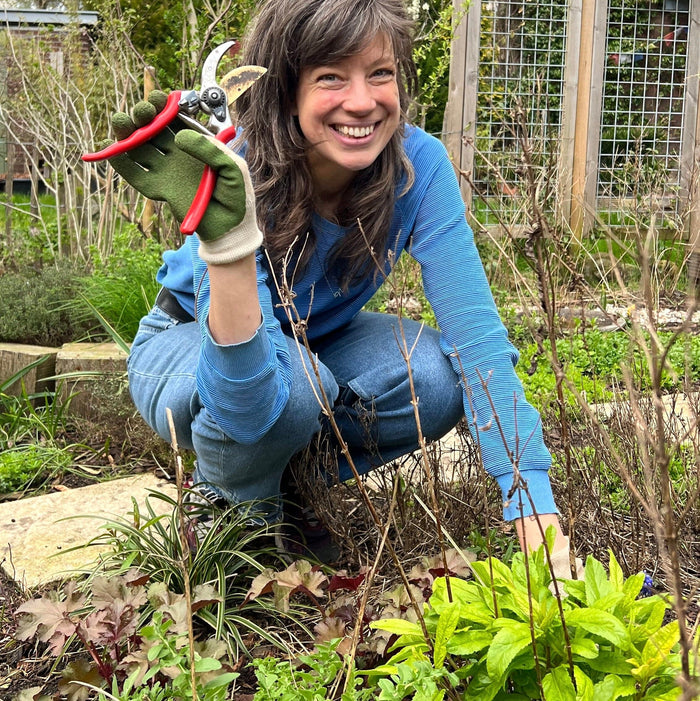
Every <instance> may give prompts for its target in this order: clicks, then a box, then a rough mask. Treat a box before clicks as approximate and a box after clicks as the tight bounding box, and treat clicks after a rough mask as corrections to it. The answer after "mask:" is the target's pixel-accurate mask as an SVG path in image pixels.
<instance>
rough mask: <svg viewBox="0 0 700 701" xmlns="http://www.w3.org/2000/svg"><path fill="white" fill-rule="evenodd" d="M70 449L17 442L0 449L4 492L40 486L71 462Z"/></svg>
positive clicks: (0, 483) (0, 467) (2, 490)
mask: <svg viewBox="0 0 700 701" xmlns="http://www.w3.org/2000/svg"><path fill="white" fill-rule="evenodd" d="M72 460H73V459H72V457H71V455H70V453H68V452H67V451H66V450H64V449H62V448H59V447H58V446H53V445H41V444H30V445H20V446H15V447H14V448H11V449H9V450H5V451H3V452H2V453H0V492H1V493H7V492H15V491H20V490H23V489H28V488H30V487H36V486H37V485H38V484H39V483H40V482H45V481H46V480H47V479H48V478H49V477H50V475H52V474H55V473H56V472H60V471H61V470H63V469H65V468H67V467H69V466H70V464H71V462H72Z"/></svg>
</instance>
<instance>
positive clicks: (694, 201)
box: [681, 2, 700, 292]
mask: <svg viewBox="0 0 700 701" xmlns="http://www.w3.org/2000/svg"><path fill="white" fill-rule="evenodd" d="M691 11H692V14H691V16H690V17H689V18H688V46H696V45H697V41H698V39H700V2H693V3H692V4H691ZM699 74H700V56H698V54H697V53H696V52H691V51H688V65H687V67H686V76H687V79H686V124H687V125H688V126H687V127H686V131H687V132H689V133H690V134H692V133H693V130H692V128H691V126H690V125H692V124H694V125H695V133H694V134H693V136H694V141H693V142H692V144H691V143H689V144H688V146H687V148H686V145H685V143H684V145H683V151H684V154H686V153H687V154H688V155H689V157H688V158H687V159H686V158H684V159H683V161H682V163H681V168H682V172H681V179H682V183H683V185H684V187H683V186H682V188H681V189H682V190H684V191H685V194H686V195H687V197H688V200H687V202H688V218H687V227H688V228H687V234H688V243H689V248H690V255H689V257H688V282H689V287H690V289H691V292H694V288H696V287H697V286H698V285H699V284H700V78H699V77H698V75H699ZM693 111H694V113H695V115H694V116H695V119H694V120H693V119H692V114H693ZM684 141H685V139H684Z"/></svg>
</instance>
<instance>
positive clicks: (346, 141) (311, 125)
mask: <svg viewBox="0 0 700 701" xmlns="http://www.w3.org/2000/svg"><path fill="white" fill-rule="evenodd" d="M293 111H294V114H295V115H296V116H297V117H298V119H299V126H300V127H301V131H302V132H303V134H304V136H305V137H306V140H307V141H308V143H309V149H308V155H307V158H308V162H309V167H310V168H311V173H312V176H313V178H314V182H315V183H316V184H317V185H318V186H319V187H321V188H322V189H323V190H326V191H330V192H333V191H336V192H339V191H340V190H342V189H343V188H345V187H346V186H347V184H348V183H349V182H350V181H351V180H352V179H353V178H354V176H355V174H356V173H357V172H358V171H360V170H363V169H364V168H367V167H368V166H370V165H371V164H372V163H374V161H375V159H376V158H377V156H378V155H379V154H380V153H381V152H382V150H383V149H384V147H385V146H386V145H387V144H388V143H389V140H390V139H391V137H392V136H393V134H394V132H395V131H396V129H397V128H398V125H399V118H400V112H401V110H400V105H399V90H398V86H397V82H396V60H395V58H394V52H393V51H392V49H391V44H390V42H389V41H388V40H387V39H386V38H385V37H384V36H377V37H375V39H374V40H373V41H371V42H370V43H369V44H368V45H367V47H366V48H365V49H364V50H363V51H361V52H360V53H358V54H356V55H354V56H351V57H349V58H346V59H343V60H342V61H340V62H339V63H334V64H332V65H330V64H329V65H324V66H312V67H307V68H305V69H303V70H302V73H301V76H300V79H299V85H298V87H297V93H296V104H295V105H294V109H293Z"/></svg>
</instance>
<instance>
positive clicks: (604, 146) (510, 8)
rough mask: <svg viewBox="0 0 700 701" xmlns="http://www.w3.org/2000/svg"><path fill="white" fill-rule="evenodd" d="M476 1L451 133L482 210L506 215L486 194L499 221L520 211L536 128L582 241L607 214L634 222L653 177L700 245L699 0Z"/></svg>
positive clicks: (459, 55) (468, 190)
mask: <svg viewBox="0 0 700 701" xmlns="http://www.w3.org/2000/svg"><path fill="white" fill-rule="evenodd" d="M463 8H464V2H463V0H455V23H456V31H455V38H454V44H453V51H452V60H451V66H450V90H449V101H448V106H447V110H446V114H445V121H444V132H445V134H444V138H445V141H446V144H447V147H448V150H449V151H450V154H451V156H452V158H453V159H454V162H455V165H456V166H457V167H458V168H459V170H460V172H461V173H462V176H463V178H462V187H463V194H464V197H465V200H466V201H467V203H468V206H470V207H471V212H472V214H473V215H474V216H475V217H477V219H479V220H480V221H481V223H482V224H485V225H487V226H488V225H490V224H493V223H495V222H494V221H493V219H490V218H489V216H488V214H485V213H484V212H485V210H484V208H483V206H482V205H480V203H483V202H484V201H486V202H487V203H488V208H487V209H488V211H490V212H496V213H497V217H496V220H499V219H501V218H502V220H503V221H508V217H509V215H511V214H513V215H514V216H515V213H516V212H517V210H518V200H522V198H519V195H520V194H522V190H523V181H522V172H519V170H518V167H517V164H518V160H519V157H520V156H521V155H522V154H521V147H522V136H523V134H524V133H527V135H528V137H529V139H530V142H531V143H532V144H534V145H535V149H536V150H537V151H538V155H539V160H538V161H537V165H538V167H540V168H541V170H542V173H545V172H546V178H544V180H546V181H547V182H546V184H545V185H544V187H545V189H551V192H550V193H549V194H550V195H551V197H548V199H547V201H548V202H550V203H551V204H552V206H553V207H554V208H555V209H556V213H557V215H558V216H559V217H560V218H561V220H562V221H564V222H566V223H568V225H569V226H570V227H571V229H572V231H573V232H574V234H575V235H576V236H579V237H580V236H584V235H586V234H587V233H588V232H590V230H591V228H592V227H593V225H594V224H595V222H596V220H598V221H601V220H602V221H603V222H604V223H606V224H608V225H611V226H617V225H624V223H625V217H624V215H623V211H624V208H625V206H626V205H627V204H631V203H632V202H633V201H634V200H635V198H636V197H639V194H640V189H639V187H640V183H641V184H642V185H643V186H644V187H645V188H646V191H647V192H648V193H649V197H654V198H656V199H657V200H660V202H657V204H659V206H660V210H661V211H662V213H663V218H664V223H665V224H668V225H669V226H670V227H671V228H675V229H676V230H678V228H679V227H680V229H682V230H684V231H685V233H686V235H687V236H688V237H689V239H690V241H691V243H692V245H693V246H694V249H695V250H700V209H699V208H698V195H699V193H698V185H697V180H698V178H697V172H698V165H699V164H700V111H699V110H698V93H699V83H700V79H699V76H700V50H699V49H698V47H700V0H652V2H650V3H640V2H637V0H570V2H569V1H567V0H539V1H535V0H488V1H480V0H474V1H473V2H471V4H470V5H469V7H468V9H467V10H464V9H463ZM514 164H515V165H514ZM469 181H471V184H470V182H469ZM475 190H478V192H479V198H478V201H477V198H476V197H475V195H474V191H475ZM480 206H481V209H480Z"/></svg>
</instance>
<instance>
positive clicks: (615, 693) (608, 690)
mask: <svg viewBox="0 0 700 701" xmlns="http://www.w3.org/2000/svg"><path fill="white" fill-rule="evenodd" d="M635 692H636V686H635V683H634V680H633V679H631V678H630V677H628V678H627V679H624V680H623V679H621V678H620V677H618V676H617V675H616V674H608V675H606V677H605V679H603V681H601V682H599V683H598V684H596V685H595V686H594V687H593V693H594V698H595V699H601V700H602V699H605V701H615V700H616V699H618V698H620V697H626V696H632V695H633V694H634V693H635Z"/></svg>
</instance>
